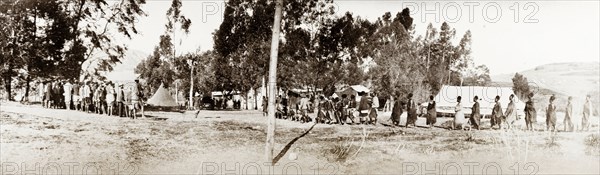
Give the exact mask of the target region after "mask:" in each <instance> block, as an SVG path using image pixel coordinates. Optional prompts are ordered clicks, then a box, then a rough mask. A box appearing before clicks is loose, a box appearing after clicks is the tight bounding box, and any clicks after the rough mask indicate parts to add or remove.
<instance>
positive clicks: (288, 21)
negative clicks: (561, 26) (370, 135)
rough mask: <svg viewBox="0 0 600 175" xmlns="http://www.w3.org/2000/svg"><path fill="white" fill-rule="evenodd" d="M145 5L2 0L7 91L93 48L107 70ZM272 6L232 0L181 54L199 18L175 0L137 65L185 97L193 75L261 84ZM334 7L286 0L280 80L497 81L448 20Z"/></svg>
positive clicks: (383, 87)
mask: <svg viewBox="0 0 600 175" xmlns="http://www.w3.org/2000/svg"><path fill="white" fill-rule="evenodd" d="M144 3H145V1H144V0H133V1H119V2H116V3H112V4H109V3H107V2H106V1H104V0H81V1H61V0H50V1H43V0H8V1H2V2H1V4H0V7H1V9H0V12H1V13H2V16H0V20H2V22H5V23H7V24H8V25H4V26H2V28H1V30H2V35H1V36H0V39H1V40H0V44H1V45H0V48H2V49H3V52H2V54H1V55H0V56H1V58H2V59H1V60H2V64H3V65H4V66H3V67H2V69H1V71H2V72H1V73H2V77H3V79H4V81H3V82H2V83H3V84H4V85H5V86H4V87H6V88H5V89H7V90H8V91H10V86H9V85H10V84H11V80H14V79H18V80H22V81H20V82H29V81H31V80H32V79H35V78H61V79H75V78H79V76H80V75H82V74H89V73H86V72H83V71H82V70H81V64H82V63H83V62H85V61H86V60H89V59H93V58H91V57H92V55H93V54H94V53H95V52H104V53H106V54H107V55H109V59H102V60H100V62H101V66H100V67H99V68H98V70H96V71H95V72H99V71H109V70H110V69H111V67H112V66H113V65H114V63H116V62H119V61H120V59H121V58H122V56H123V54H124V52H126V50H127V47H126V46H125V45H123V44H122V43H119V42H117V40H116V39H115V38H116V37H117V36H115V34H120V35H121V36H122V37H126V38H127V37H131V36H132V35H134V34H136V33H137V32H138V30H137V28H135V20H136V19H137V18H139V17H142V16H144V15H145V12H144V11H143V10H142V8H141V5H142V4H144ZM274 5H275V3H274V2H273V1H269V0H229V1H227V2H226V4H225V8H224V14H223V22H222V23H221V25H220V26H219V28H218V29H216V30H215V31H214V32H213V42H214V47H213V48H212V49H210V50H208V51H203V52H200V51H197V52H194V53H187V54H183V55H181V54H177V52H176V49H177V48H176V44H175V43H176V42H177V41H176V39H175V38H176V37H175V34H177V33H183V34H187V33H188V32H193V31H189V27H190V26H191V25H192V21H191V20H190V19H188V18H186V17H185V15H184V14H183V13H182V11H181V10H180V8H181V6H182V2H181V0H172V3H171V6H170V8H169V9H168V11H167V13H166V19H167V23H166V24H165V32H164V34H162V35H161V36H160V42H159V43H157V44H156V47H155V49H154V51H153V52H152V53H151V54H150V55H149V56H148V57H147V59H145V60H144V61H143V62H142V63H140V64H139V65H138V66H137V68H136V72H137V73H139V74H140V75H141V78H143V79H146V80H147V81H146V82H147V84H148V86H150V87H152V89H157V88H158V86H159V85H160V84H164V85H165V86H173V85H175V84H177V88H179V89H180V90H182V92H184V94H185V95H189V89H190V86H191V84H192V83H191V77H193V81H194V92H210V91H224V92H233V91H240V92H248V90H250V89H257V88H258V87H260V86H261V81H260V80H261V79H262V78H263V77H266V75H267V74H268V72H267V71H268V69H267V67H268V59H269V49H270V39H271V28H272V25H273V16H274V15H273V14H274V11H275V10H274V9H275V7H274ZM335 11H336V9H335V6H334V4H333V0H318V1H314V0H296V1H285V2H284V8H283V17H282V25H281V37H280V38H281V39H280V49H279V61H278V64H279V66H278V75H277V76H278V77H277V80H278V82H277V83H278V86H279V87H281V88H283V89H292V88H309V89H323V91H324V93H325V94H326V95H331V94H333V92H334V91H335V90H336V86H339V85H354V84H365V85H368V86H371V87H372V88H373V90H375V91H377V92H379V94H381V95H385V96H388V95H402V94H407V93H408V92H413V93H414V94H420V95H422V96H418V97H415V100H424V97H426V96H428V95H429V94H434V93H437V91H439V89H440V88H441V86H442V85H444V84H449V85H487V84H489V83H490V81H491V80H490V77H489V70H488V69H487V67H485V66H484V65H478V66H476V65H474V62H473V58H472V57H471V37H472V36H471V32H470V31H467V32H466V33H464V34H463V35H462V38H461V39H460V41H459V42H458V43H454V42H453V40H455V37H456V35H457V34H456V31H455V29H454V28H452V27H451V26H450V25H449V24H448V23H443V24H442V25H441V26H440V27H439V29H438V28H435V27H434V26H433V25H432V24H429V25H428V27H427V31H426V32H425V36H421V35H416V34H415V33H416V31H415V25H414V24H413V18H412V17H411V16H410V11H409V9H402V11H400V12H397V13H395V14H394V13H392V12H385V13H382V16H381V17H379V18H377V19H376V20H374V21H372V20H368V19H364V18H362V17H361V16H358V15H354V14H352V13H351V12H346V13H345V14H343V15H341V16H338V15H336V14H335ZM26 12H27V13H26ZM115 29H116V30H115ZM192 67H194V69H193V71H192V70H191V68H192ZM191 74H192V75H191ZM86 76H89V77H94V76H98V75H94V74H90V75H86ZM25 84H29V83H25ZM27 89H29V88H27Z"/></svg>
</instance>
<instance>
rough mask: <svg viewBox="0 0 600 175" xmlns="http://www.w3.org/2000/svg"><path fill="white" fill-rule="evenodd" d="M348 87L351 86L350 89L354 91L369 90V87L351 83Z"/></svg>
mask: <svg viewBox="0 0 600 175" xmlns="http://www.w3.org/2000/svg"><path fill="white" fill-rule="evenodd" d="M350 88H352V90H354V91H356V92H363V91H364V92H370V90H369V88H367V87H365V86H363V85H353V86H350Z"/></svg>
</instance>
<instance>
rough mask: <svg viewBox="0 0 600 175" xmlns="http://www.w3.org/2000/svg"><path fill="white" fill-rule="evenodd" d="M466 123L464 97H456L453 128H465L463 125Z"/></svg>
mask: <svg viewBox="0 0 600 175" xmlns="http://www.w3.org/2000/svg"><path fill="white" fill-rule="evenodd" d="M464 124H465V112H464V111H463V108H462V97H461V96H458V97H456V106H455V107H454V123H453V125H452V130H454V129H456V128H459V127H460V128H459V129H464V127H463V125H464Z"/></svg>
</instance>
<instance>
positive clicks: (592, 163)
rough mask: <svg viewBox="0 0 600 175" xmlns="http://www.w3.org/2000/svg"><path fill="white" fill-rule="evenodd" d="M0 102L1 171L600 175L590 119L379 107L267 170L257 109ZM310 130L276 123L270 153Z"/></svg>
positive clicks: (318, 133) (324, 129)
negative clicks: (407, 115) (495, 118)
mask: <svg viewBox="0 0 600 175" xmlns="http://www.w3.org/2000/svg"><path fill="white" fill-rule="evenodd" d="M0 107H1V108H0V111H1V114H0V122H1V123H0V126H1V127H0V132H1V133H0V134H1V135H0V162H1V163H0V164H1V165H2V166H1V167H2V172H3V174H10V173H20V172H23V171H25V172H32V171H35V172H37V173H38V174H41V173H49V174H67V173H69V172H73V173H75V174H82V173H86V172H87V173H90V174H95V173H98V172H100V174H113V173H119V174H226V173H235V174H296V173H302V174H400V173H407V174H410V173H417V174H421V173H435V174H442V173H449V174H457V173H458V174H461V173H462V174H467V173H470V172H471V173H474V174H486V173H490V174H495V173H496V172H498V173H501V174H515V173H517V174H529V173H535V174H550V173H551V174H576V173H585V174H598V173H600V169H599V167H598V162H599V161H600V135H599V134H598V130H597V129H598V124H597V121H598V120H597V118H596V117H594V121H595V124H594V128H593V130H594V131H590V132H575V133H567V132H556V133H551V132H543V131H539V132H525V131H521V130H519V129H516V130H509V131H500V130H491V129H484V130H482V131H461V130H454V131H451V130H448V129H445V128H444V127H443V126H444V125H445V121H447V120H448V119H439V120H438V121H439V122H438V124H436V125H437V126H438V127H435V128H425V127H417V128H399V127H390V126H388V125H387V124H388V121H387V119H386V117H387V116H386V115H388V114H386V113H381V114H380V115H381V119H380V122H381V123H380V124H378V125H377V126H362V125H350V126H347V125H345V126H338V125H325V124H318V125H316V126H315V127H314V128H313V129H312V130H310V131H309V132H308V134H306V135H305V136H304V137H302V138H299V139H298V140H297V141H296V142H295V143H294V144H293V145H292V146H291V147H290V149H289V151H288V152H287V153H286V154H285V155H284V156H283V157H282V158H281V159H280V161H279V162H278V163H277V164H276V165H275V166H269V165H268V164H266V163H265V157H264V155H265V154H264V151H265V148H264V145H265V140H266V133H265V128H266V126H265V123H266V118H265V117H262V114H260V113H259V112H255V111H201V113H200V116H199V117H198V118H194V115H193V113H192V112H186V113H166V112H153V113H149V115H150V116H160V117H166V118H168V119H167V120H166V121H159V120H153V119H152V118H143V119H139V120H131V119H127V118H118V117H108V116H100V115H94V114H84V113H81V112H76V111H65V110H50V109H43V108H40V107H37V106H22V105H18V104H14V103H3V104H2V105H1V106H0ZM538 120H539V119H538ZM539 121H541V120H539ZM484 123H486V121H484ZM417 124H418V125H421V126H424V119H419V121H418V122H417ZM487 124H488V125H489V122H487ZM539 124H540V126H539V127H540V128H541V123H539ZM484 125H485V124H484ZM311 126H312V124H310V123H306V124H300V123H296V122H291V121H284V120H278V121H277V129H276V130H277V133H276V135H275V137H276V148H275V150H276V153H275V154H276V155H277V154H278V153H279V151H280V150H282V149H283V148H284V146H285V145H286V144H288V142H290V141H291V140H293V139H294V138H296V137H298V136H300V135H302V134H303V133H304V132H306V131H308V130H309V128H311ZM561 127H562V126H561ZM488 128H489V127H488ZM36 167H37V168H36Z"/></svg>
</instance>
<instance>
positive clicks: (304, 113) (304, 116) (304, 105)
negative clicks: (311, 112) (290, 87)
mask: <svg viewBox="0 0 600 175" xmlns="http://www.w3.org/2000/svg"><path fill="white" fill-rule="evenodd" d="M300 97H301V98H300V107H299V108H300V115H301V117H300V121H301V122H302V123H306V122H310V118H309V117H308V108H309V105H310V104H309V103H310V101H309V100H310V99H308V98H307V97H306V95H305V94H301V95H300Z"/></svg>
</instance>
